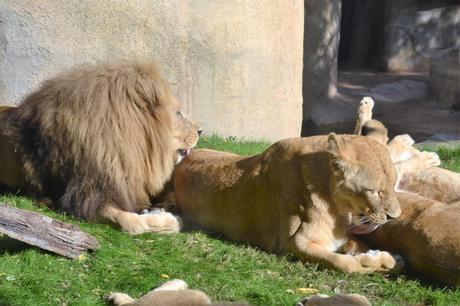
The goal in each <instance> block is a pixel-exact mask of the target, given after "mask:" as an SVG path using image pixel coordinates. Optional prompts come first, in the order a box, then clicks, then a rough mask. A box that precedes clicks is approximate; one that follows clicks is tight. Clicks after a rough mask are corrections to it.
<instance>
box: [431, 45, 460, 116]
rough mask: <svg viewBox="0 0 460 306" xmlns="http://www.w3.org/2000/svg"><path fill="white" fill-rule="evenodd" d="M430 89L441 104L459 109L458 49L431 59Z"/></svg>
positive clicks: (459, 57) (459, 76) (459, 75)
mask: <svg viewBox="0 0 460 306" xmlns="http://www.w3.org/2000/svg"><path fill="white" fill-rule="evenodd" d="M430 91H431V94H432V95H433V96H434V97H435V98H436V102H438V103H439V104H440V105H442V106H446V107H450V108H455V109H460V50H459V49H456V50H452V51H451V52H449V53H448V54H447V55H445V56H442V57H438V58H436V59H433V60H432V62H431V70H430Z"/></svg>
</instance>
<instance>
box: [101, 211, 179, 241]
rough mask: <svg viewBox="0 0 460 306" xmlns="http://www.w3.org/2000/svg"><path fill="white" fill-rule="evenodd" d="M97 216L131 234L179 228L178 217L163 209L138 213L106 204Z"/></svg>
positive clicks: (169, 230) (172, 230)
mask: <svg viewBox="0 0 460 306" xmlns="http://www.w3.org/2000/svg"><path fill="white" fill-rule="evenodd" d="M99 216H100V217H102V218H104V219H106V220H108V221H110V222H112V223H115V224H118V225H120V227H121V229H122V230H123V231H124V232H127V233H129V234H132V235H137V234H142V233H146V232H155V233H164V234H170V233H178V232H179V231H180V229H181V222H180V219H179V218H178V217H176V216H174V215H173V214H171V213H168V212H164V211H157V212H155V213H147V214H143V215H139V214H136V213H132V212H127V211H124V210H121V209H119V208H117V207H115V206H114V205H111V204H107V205H105V206H104V207H103V208H102V209H101V210H100V211H99Z"/></svg>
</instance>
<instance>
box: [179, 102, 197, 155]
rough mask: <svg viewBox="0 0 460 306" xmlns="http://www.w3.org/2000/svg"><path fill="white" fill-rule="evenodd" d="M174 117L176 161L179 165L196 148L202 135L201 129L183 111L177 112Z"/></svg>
mask: <svg viewBox="0 0 460 306" xmlns="http://www.w3.org/2000/svg"><path fill="white" fill-rule="evenodd" d="M174 116H175V127H176V128H175V134H174V143H175V148H176V158H175V161H176V163H179V162H180V161H181V160H182V158H184V157H185V156H187V155H188V154H190V152H191V151H192V149H193V148H194V147H195V146H196V144H197V142H198V139H199V137H200V134H201V127H200V126H199V125H197V124H196V123H194V122H193V121H192V120H191V119H189V118H187V117H186V116H185V115H184V114H183V113H182V111H181V110H177V111H176V113H175V115H174Z"/></svg>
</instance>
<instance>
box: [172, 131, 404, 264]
mask: <svg viewBox="0 0 460 306" xmlns="http://www.w3.org/2000/svg"><path fill="white" fill-rule="evenodd" d="M175 173H176V174H175V178H174V183H175V190H176V200H177V204H178V206H179V209H180V211H181V213H182V216H183V217H184V219H185V220H187V221H189V222H191V223H193V224H195V225H197V226H199V227H201V228H204V229H207V230H211V231H214V232H217V233H221V234H224V235H225V236H226V237H227V238H229V239H231V240H235V241H240V242H247V243H250V244H252V245H255V246H258V247H260V248H262V249H264V250H267V251H270V252H275V253H292V254H295V255H296V256H298V257H299V258H300V259H302V260H308V261H316V262H321V263H324V264H326V265H329V266H331V267H334V268H336V269H339V270H343V271H347V272H370V271H376V270H388V269H391V268H393V267H394V266H395V264H396V260H395V259H394V258H393V257H392V256H391V255H390V254H388V253H386V252H378V253H377V254H374V255H371V254H366V253H360V252H364V251H366V248H365V246H363V245H359V246H360V247H359V248H358V249H355V250H354V251H356V253H358V254H354V256H351V255H343V254H340V252H346V250H345V249H344V248H345V246H346V245H347V244H346V241H347V239H348V238H349V237H348V233H347V231H348V230H349V226H350V222H351V220H350V219H351V215H360V214H365V215H366V217H367V218H368V219H369V220H370V221H371V222H375V223H385V222H386V220H387V216H391V218H395V217H397V216H398V215H399V213H400V210H399V205H398V202H397V200H396V197H395V193H394V186H395V183H396V172H395V169H394V167H393V165H392V162H391V160H390V157H389V154H388V152H387V150H386V148H385V147H384V146H383V145H381V144H380V143H378V142H376V141H374V140H371V139H369V138H366V137H361V136H345V135H344V136H337V135H335V134H332V135H330V136H329V137H328V136H317V137H309V138H298V139H287V140H283V141H279V142H277V143H275V144H273V145H272V146H271V147H270V148H268V149H267V150H266V151H265V152H263V153H261V154H259V155H256V156H253V157H242V156H239V155H235V154H231V153H224V152H217V151H212V150H196V151H194V152H193V153H192V154H191V155H190V156H188V157H187V158H186V159H185V160H184V161H183V162H181V163H180V164H179V165H178V166H177V167H176V172H175Z"/></svg>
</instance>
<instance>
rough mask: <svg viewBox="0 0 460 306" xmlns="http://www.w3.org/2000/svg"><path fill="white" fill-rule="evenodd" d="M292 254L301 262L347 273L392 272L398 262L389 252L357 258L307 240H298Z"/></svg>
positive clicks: (365, 254) (368, 254)
mask: <svg viewBox="0 0 460 306" xmlns="http://www.w3.org/2000/svg"><path fill="white" fill-rule="evenodd" d="M299 242H303V243H299ZM291 252H293V253H294V254H295V255H296V256H297V257H299V258H300V259H301V260H306V261H315V262H320V263H325V264H326V265H328V266H330V267H332V268H335V269H337V270H340V271H344V272H347V273H355V272H359V273H370V272H374V271H390V270H391V269H393V268H394V267H395V266H396V263H397V260H396V259H395V258H394V257H393V256H391V255H390V254H389V253H388V252H384V251H373V252H371V251H369V252H367V253H362V254H358V255H355V256H353V255H349V254H339V253H335V252H332V251H330V250H328V249H326V248H325V247H323V246H322V245H321V244H319V243H317V242H314V241H310V240H307V239H300V240H299V239H297V241H296V243H295V246H294V248H293V249H291Z"/></svg>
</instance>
